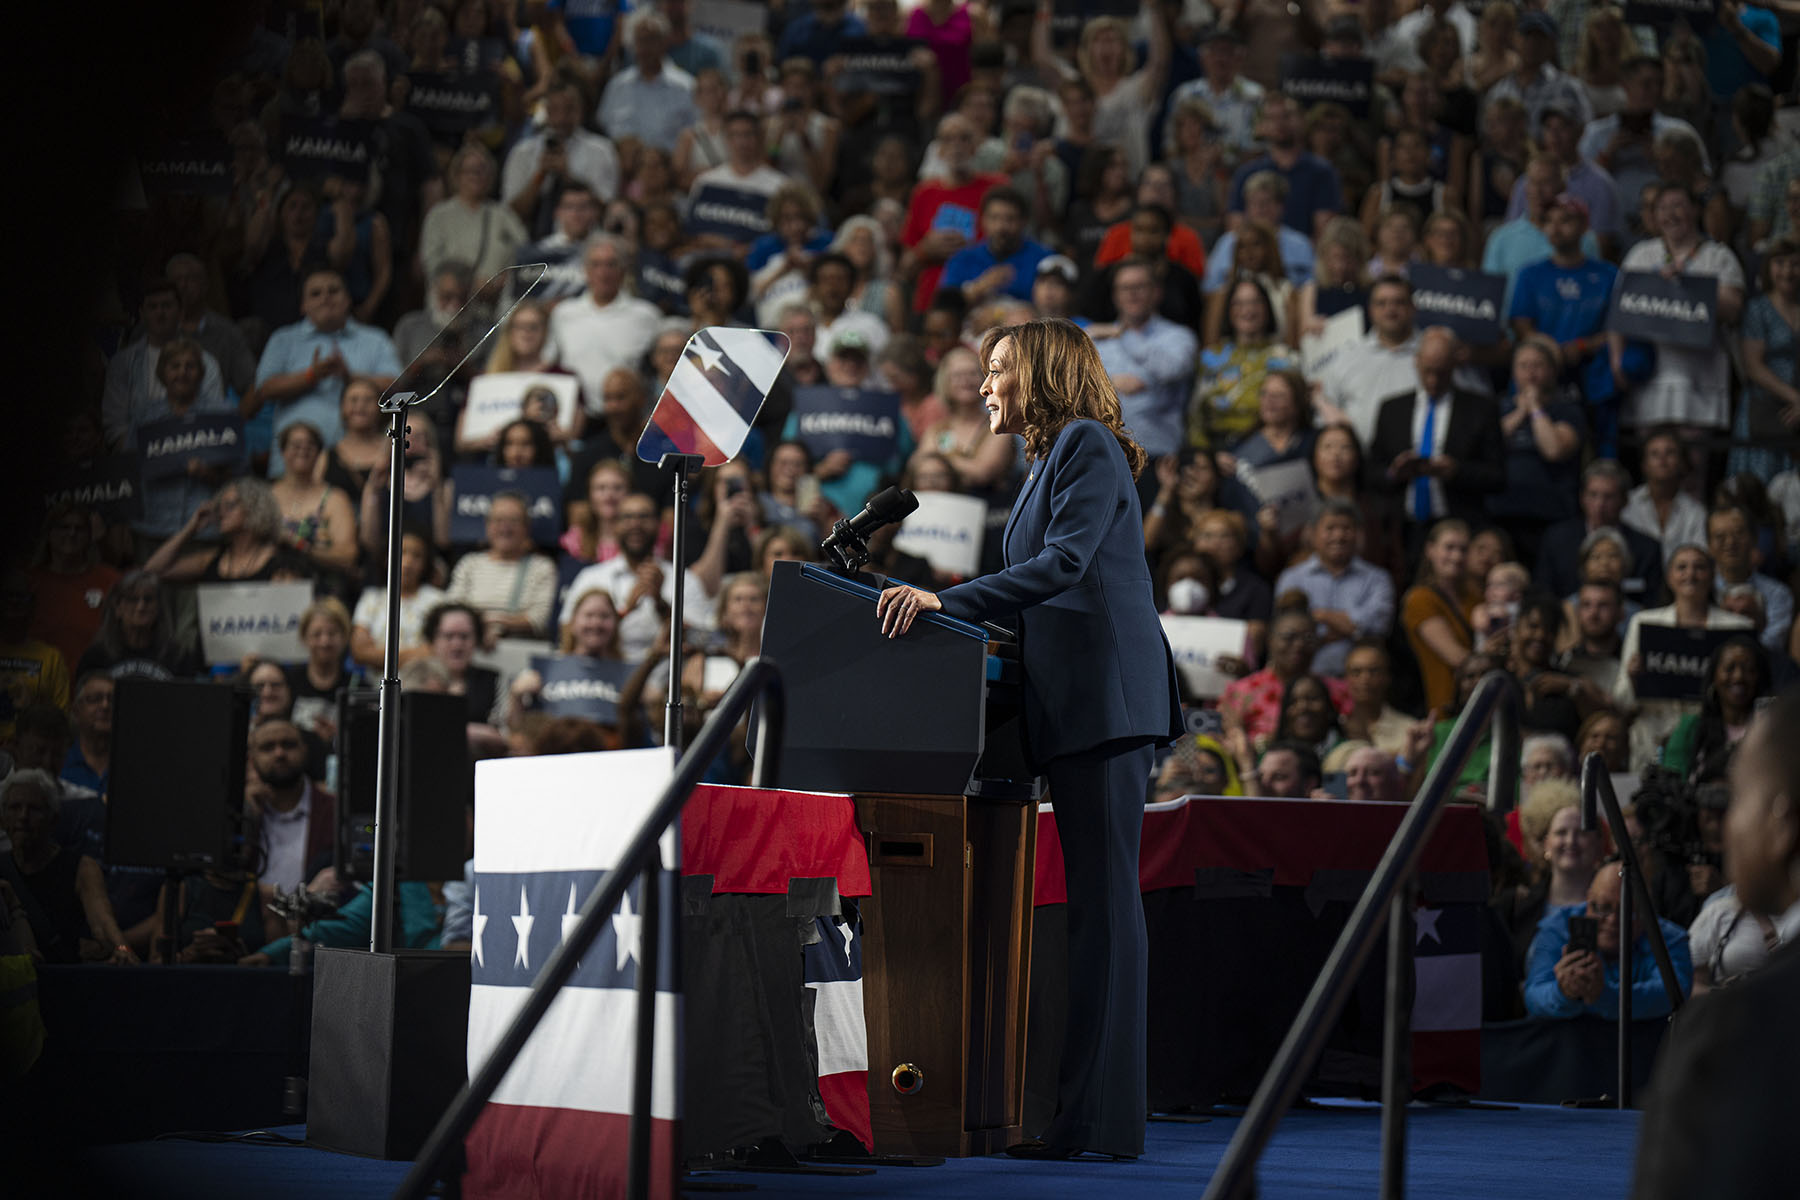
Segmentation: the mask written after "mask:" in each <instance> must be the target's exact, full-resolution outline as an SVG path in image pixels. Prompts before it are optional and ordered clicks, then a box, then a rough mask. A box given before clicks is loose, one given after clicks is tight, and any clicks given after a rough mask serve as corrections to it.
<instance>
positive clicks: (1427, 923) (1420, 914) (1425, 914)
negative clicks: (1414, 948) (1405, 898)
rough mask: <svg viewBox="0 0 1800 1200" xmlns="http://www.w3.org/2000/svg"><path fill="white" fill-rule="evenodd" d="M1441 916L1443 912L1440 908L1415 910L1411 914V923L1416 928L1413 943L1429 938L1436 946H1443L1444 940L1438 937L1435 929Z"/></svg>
mask: <svg viewBox="0 0 1800 1200" xmlns="http://www.w3.org/2000/svg"><path fill="white" fill-rule="evenodd" d="M1443 915H1444V910H1443V909H1441V908H1421V909H1418V910H1416V911H1415V912H1414V913H1413V921H1414V923H1415V925H1416V926H1417V930H1416V932H1415V934H1414V938H1413V940H1414V941H1415V942H1423V941H1424V940H1425V939H1426V938H1430V939H1431V940H1432V941H1434V942H1436V943H1437V944H1438V945H1440V946H1441V945H1443V944H1444V939H1443V938H1441V937H1439V936H1438V928H1437V923H1438V918H1439V917H1441V916H1443Z"/></svg>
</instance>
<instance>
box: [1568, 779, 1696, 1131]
mask: <svg viewBox="0 0 1800 1200" xmlns="http://www.w3.org/2000/svg"><path fill="white" fill-rule="evenodd" d="M1596 808H1603V809H1605V810H1606V827H1607V828H1608V829H1610V830H1611V831H1612V839H1613V845H1614V848H1616V849H1617V850H1618V852H1619V873H1620V875H1621V876H1623V880H1622V883H1623V886H1621V887H1620V888H1619V1079H1618V1087H1617V1088H1616V1090H1615V1096H1614V1099H1615V1101H1616V1102H1617V1106H1618V1107H1619V1108H1630V1107H1631V956H1632V951H1631V946H1632V942H1633V941H1634V940H1635V939H1634V938H1633V937H1632V936H1631V924H1632V913H1633V911H1634V903H1635V902H1641V903H1642V904H1643V906H1644V911H1645V912H1647V913H1649V914H1650V919H1649V920H1647V921H1645V922H1644V931H1645V932H1646V933H1648V934H1649V935H1650V953H1651V954H1653V955H1655V956H1656V968H1657V971H1658V972H1659V973H1660V974H1661V975H1662V984H1663V990H1664V991H1665V992H1667V993H1668V994H1669V1015H1670V1016H1673V1015H1674V1014H1675V1012H1676V1011H1677V1010H1678V1009H1680V1007H1681V1003H1682V999H1683V997H1682V994H1681V981H1680V980H1679V979H1678V978H1676V975H1675V963H1674V960H1672V959H1671V958H1670V957H1669V944H1668V942H1666V941H1664V940H1663V934H1662V924H1661V922H1659V921H1658V920H1657V918H1656V906H1655V904H1654V903H1653V902H1652V901H1651V899H1650V885H1649V884H1648V883H1647V882H1646V881H1645V878H1644V868H1643V864H1642V863H1640V862H1639V861H1638V856H1637V847H1636V846H1635V845H1633V844H1632V841H1631V831H1630V830H1628V829H1626V827H1625V814H1624V812H1623V811H1622V810H1621V809H1620V808H1619V797H1618V793H1616V792H1615V791H1613V785H1612V774H1611V773H1610V772H1609V771H1608V770H1607V769H1606V760H1605V759H1603V758H1602V757H1600V755H1599V753H1598V752H1596V753H1593V754H1590V755H1588V756H1587V757H1586V758H1585V759H1583V760H1582V762H1581V830H1582V832H1583V833H1592V832H1593V831H1594V829H1595V826H1596V824H1597V822H1596V820H1595V817H1596V813H1595V809H1596Z"/></svg>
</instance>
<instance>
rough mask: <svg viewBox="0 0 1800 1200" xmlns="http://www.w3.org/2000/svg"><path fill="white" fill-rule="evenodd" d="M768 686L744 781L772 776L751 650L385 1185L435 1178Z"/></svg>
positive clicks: (773, 737)
mask: <svg viewBox="0 0 1800 1200" xmlns="http://www.w3.org/2000/svg"><path fill="white" fill-rule="evenodd" d="M765 692H766V693H768V701H769V702H768V703H765V704H761V705H759V706H758V710H757V711H758V718H757V724H758V728H757V743H758V746H759V747H763V746H766V747H767V752H766V753H759V754H758V755H757V761H756V767H755V774H754V776H753V782H754V783H755V785H756V786H757V787H772V786H774V777H775V773H776V771H777V769H778V767H779V759H780V746H781V730H782V721H783V717H784V713H785V703H786V702H785V693H784V692H783V689H782V683H781V670H780V668H779V667H777V666H776V664H775V663H774V661H772V660H770V659H766V658H753V659H751V660H750V661H749V662H748V663H746V664H745V666H744V669H743V670H742V671H741V672H739V673H738V677H737V679H736V680H735V681H733V683H732V685H731V687H730V688H728V689H726V692H725V695H724V697H723V698H722V699H721V700H720V701H719V704H718V707H717V708H715V709H713V713H712V716H711V717H709V718H708V719H707V722H706V724H705V725H704V726H702V727H701V729H700V732H699V734H698V735H697V736H696V737H695V738H694V741H693V743H692V744H691V745H690V746H689V747H688V748H687V752H686V753H685V754H683V755H682V756H681V759H680V761H678V762H677V763H676V764H675V772H674V774H673V775H672V776H671V777H670V779H669V782H668V784H667V785H666V786H665V787H664V788H663V790H662V795H661V796H659V797H658V798H657V801H656V804H655V805H654V806H653V807H652V808H651V810H650V813H649V815H648V816H646V817H645V818H644V822H643V824H642V825H640V826H639V827H638V830H637V832H636V833H635V834H633V835H632V838H631V841H630V842H629V843H627V845H626V847H625V850H624V852H623V853H621V854H620V855H619V861H618V863H617V865H615V866H614V867H613V868H612V869H611V870H609V871H608V872H607V873H606V878H605V880H604V882H602V883H601V885H600V886H599V887H597V888H595V889H594V890H593V892H592V893H591V894H589V896H588V898H587V902H586V903H585V904H583V905H582V906H581V920H580V922H579V923H578V924H577V925H576V926H575V928H574V930H573V931H572V932H570V933H569V935H568V936H567V937H565V938H564V939H563V941H562V944H561V945H560V946H558V947H557V948H556V950H555V951H554V952H553V953H552V954H551V955H550V959H549V961H547V962H546V963H545V964H544V966H543V968H542V969H541V970H540V971H539V972H538V975H537V978H536V979H534V980H532V981H531V991H530V994H529V995H527V996H526V998H525V1003H524V1004H523V1005H521V1006H520V1008H519V1012H518V1015H516V1016H515V1017H514V1018H513V1020H512V1023H511V1024H510V1025H508V1026H507V1027H506V1032H505V1033H503V1034H501V1035H500V1040H499V1041H498V1042H497V1043H495V1045H494V1048H493V1050H492V1051H491V1052H490V1053H489V1054H488V1057H487V1061H485V1062H483V1063H482V1064H481V1068H480V1069H479V1070H478V1071H476V1072H475V1075H474V1077H473V1078H472V1079H470V1080H469V1082H468V1083H467V1084H465V1085H464V1086H463V1089H462V1090H461V1091H460V1092H458V1093H457V1094H456V1099H455V1100H454V1101H453V1102H452V1103H451V1105H450V1107H449V1108H448V1109H447V1110H446V1111H445V1112H444V1115H443V1116H442V1117H441V1118H439V1119H438V1123H437V1125H436V1127H434V1128H433V1129H432V1131H431V1137H430V1138H428V1139H427V1140H426V1142H425V1146H424V1148H423V1149H422V1150H420V1151H419V1157H418V1158H417V1159H416V1160H415V1161H414V1162H413V1165H412V1169H411V1170H409V1171H408V1172H407V1173H406V1178H405V1179H404V1180H402V1181H401V1183H400V1186H399V1188H398V1189H396V1190H395V1192H394V1195H395V1196H396V1197H405V1198H407V1200H413V1198H417V1197H423V1196H424V1195H425V1194H426V1193H427V1191H428V1190H429V1189H430V1187H431V1185H432V1184H433V1183H435V1182H436V1181H437V1179H438V1177H439V1175H440V1173H441V1171H442V1168H443V1166H444V1163H445V1161H446V1160H447V1159H448V1158H449V1156H450V1153H451V1151H452V1150H454V1149H455V1148H456V1147H458V1146H459V1145H461V1143H462V1140H463V1138H464V1137H465V1136H467V1134H468V1132H469V1130H470V1128H471V1127H473V1126H474V1124H475V1118H476V1117H477V1116H479V1115H480V1113H481V1109H482V1107H483V1106H484V1105H486V1104H487V1102H488V1100H489V1099H490V1098H491V1097H492V1096H493V1094H494V1091H495V1090H496V1089H497V1088H498V1087H499V1086H500V1082H501V1080H503V1079H505V1078H506V1072H507V1071H508V1070H509V1069H511V1067H512V1065H513V1061H514V1060H515V1059H517V1058H518V1056H519V1052H520V1051H521V1050H523V1049H524V1048H525V1042H526V1040H527V1039H529V1038H530V1037H531V1034H532V1031H533V1030H535V1029H536V1028H537V1026H538V1022H539V1021H541V1020H543V1017H544V1014H545V1013H546V1012H548V1011H549V1010H550V1004H551V1002H552V1001H553V1000H555V999H556V994H557V993H558V992H559V991H561V990H562V988H563V985H564V984H566V983H568V982H569V979H570V977H571V976H573V975H574V974H575V966H576V964H577V963H578V962H579V961H580V960H581V957H582V955H584V954H586V953H587V951H588V949H589V947H591V946H592V945H593V943H594V939H595V938H596V937H598V936H599V934H600V931H601V930H602V929H603V928H604V927H606V926H607V925H608V924H609V923H610V922H611V920H612V914H613V911H614V910H615V909H617V908H618V906H619V900H620V898H621V897H622V896H623V895H624V894H625V889H626V888H628V887H630V886H631V883H632V881H633V880H634V879H636V878H638V877H639V876H640V875H643V874H644V873H645V872H646V871H649V870H654V869H656V868H657V867H659V866H660V863H661V855H660V846H659V843H660V841H661V839H662V835H663V833H664V831H666V830H667V829H668V828H669V826H670V825H671V824H672V823H673V822H674V821H675V818H676V817H678V816H680V815H681V810H682V807H683V806H684V805H686V804H687V801H688V797H689V796H690V795H691V794H692V793H693V790H694V788H695V787H696V786H697V785H698V784H699V783H700V780H701V777H702V776H703V775H705V773H706V770H707V768H708V767H710V766H711V765H712V763H713V760H714V759H716V758H717V757H718V756H719V755H720V754H721V753H723V752H724V751H725V749H726V747H727V744H728V741H729V739H730V737H731V733H732V730H733V729H735V728H736V727H737V723H738V721H739V719H740V718H741V717H742V716H743V715H744V713H745V712H746V711H747V710H748V709H749V707H750V705H751V703H752V702H753V701H755V700H756V699H757V698H758V697H760V696H762V695H763V693H765ZM656 890H657V889H655V888H651V887H646V888H645V889H644V898H643V903H642V905H641V906H640V907H641V908H643V909H644V910H645V911H644V912H643V913H642V914H640V917H639V936H640V938H641V940H642V942H643V945H644V948H645V950H646V951H647V952H648V953H647V954H646V955H645V956H643V957H640V959H639V965H638V970H639V974H640V978H639V988H638V1048H637V1055H636V1059H637V1061H636V1064H635V1067H636V1072H637V1076H636V1081H637V1083H636V1086H635V1087H634V1089H633V1099H632V1113H631V1162H630V1167H629V1180H628V1184H627V1195H629V1196H632V1197H639V1196H647V1195H648V1194H649V1185H650V1174H651V1172H650V1163H649V1161H648V1147H649V1128H650V1107H649V1095H648V1088H647V1087H646V1086H645V1080H646V1079H647V1077H648V1073H649V1070H650V1060H651V1050H652V1048H653V1047H652V1046H651V1045H650V1044H649V1042H650V1039H651V1038H652V1037H653V1036H654V1032H655V1023H654V1019H653V1018H652V1017H651V1016H650V1014H649V1013H647V1012H646V1009H647V1008H649V1009H650V1010H652V1011H653V1010H654V997H655V977H656V969H657V968H656V965H655V963H656V959H655V950H654V949H653V947H654V946H655V945H656V941H657V936H658V933H659V930H658V929H656V928H655V925H656V918H655V916H654V915H653V914H654V913H655V910H656V907H657V906H656V903H655V901H654V900H653V898H652V897H653V895H654V893H655V891H656ZM646 972H647V973H648V974H649V975H650V987H649V988H648V989H646V988H645V987H644V986H643V983H644V981H643V979H642V975H643V974H644V973H646Z"/></svg>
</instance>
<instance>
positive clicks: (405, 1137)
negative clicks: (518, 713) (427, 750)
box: [306, 697, 469, 1159]
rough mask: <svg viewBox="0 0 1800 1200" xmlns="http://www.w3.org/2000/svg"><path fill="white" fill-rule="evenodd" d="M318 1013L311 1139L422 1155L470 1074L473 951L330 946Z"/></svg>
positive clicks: (310, 1087) (356, 1150) (317, 981)
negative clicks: (377, 950)
mask: <svg viewBox="0 0 1800 1200" xmlns="http://www.w3.org/2000/svg"><path fill="white" fill-rule="evenodd" d="M458 699H460V697H458ZM312 1012H313V1017H312V1051H311V1061H310V1064H309V1066H308V1074H307V1081H308V1082H307V1104H306V1117H307V1119H306V1140H307V1141H308V1142H309V1143H310V1144H312V1145H316V1146H323V1147H324V1148H326V1149H328V1150H336V1151H339V1152H341V1153H345V1154H361V1155H365V1156H367V1157H369V1158H386V1159H410V1158H414V1157H416V1156H417V1155H418V1153H419V1149H420V1147H422V1146H423V1145H424V1144H425V1139H426V1138H427V1137H428V1136H429V1135H430V1133H431V1130H432V1127H433V1126H434V1125H436V1124H437V1121H438V1118H439V1117H441V1116H443V1114H444V1110H445V1109H447V1108H448V1107H450V1101H451V1100H453V1099H455V1097H456V1093H457V1091H458V1090H459V1089H460V1088H461V1087H462V1085H463V1083H464V1082H465V1081H466V1080H467V1078H468V1068H467V1063H468V1042H469V952H468V951H466V950H399V951H396V952H394V953H392V954H373V953H371V952H369V951H367V950H341V949H334V948H332V947H328V946H321V947H319V948H318V950H317V951H315V952H314V954H313V1008H312Z"/></svg>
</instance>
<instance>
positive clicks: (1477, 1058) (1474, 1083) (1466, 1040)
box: [1412, 1029, 1481, 1096]
mask: <svg viewBox="0 0 1800 1200" xmlns="http://www.w3.org/2000/svg"><path fill="white" fill-rule="evenodd" d="M1412 1073H1413V1087H1414V1088H1426V1087H1430V1086H1431V1085H1432V1084H1434V1083H1448V1084H1450V1085H1452V1086H1453V1087H1458V1088H1461V1089H1462V1090H1463V1091H1465V1092H1467V1093H1469V1095H1471V1096H1474V1095H1479V1094H1480V1092H1481V1030H1479V1029H1445V1030H1438V1031H1436V1032H1432V1033H1421V1032H1419V1031H1417V1030H1415V1031H1414V1032H1413V1035H1412Z"/></svg>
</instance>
